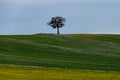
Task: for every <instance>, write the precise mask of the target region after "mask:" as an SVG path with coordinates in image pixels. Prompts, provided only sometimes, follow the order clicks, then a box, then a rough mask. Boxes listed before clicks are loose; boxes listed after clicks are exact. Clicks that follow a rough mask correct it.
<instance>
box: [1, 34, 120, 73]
mask: <svg viewBox="0 0 120 80" xmlns="http://www.w3.org/2000/svg"><path fill="white" fill-rule="evenodd" d="M0 64H15V65H27V66H39V67H51V68H67V69H84V70H106V71H120V35H97V34H96V35H92V34H90V35H88V34H71V35H52V34H38V35H10V36H7V35H6V36H5V35H1V36H0Z"/></svg>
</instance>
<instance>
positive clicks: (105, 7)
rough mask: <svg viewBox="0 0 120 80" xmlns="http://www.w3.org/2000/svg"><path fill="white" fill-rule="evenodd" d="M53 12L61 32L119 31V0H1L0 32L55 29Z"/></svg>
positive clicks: (46, 31)
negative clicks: (61, 21)
mask: <svg viewBox="0 0 120 80" xmlns="http://www.w3.org/2000/svg"><path fill="white" fill-rule="evenodd" d="M54 16H62V17H64V18H66V23H65V26H64V27H63V28H61V29H60V31H61V33H62V34H66V33H67V34H69V33H91V34H96V33H97V34H120V0H0V34H35V33H56V29H53V28H52V27H50V26H48V25H47V24H46V23H47V22H48V21H49V20H50V19H51V17H54Z"/></svg>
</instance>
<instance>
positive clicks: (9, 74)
mask: <svg viewBox="0 0 120 80" xmlns="http://www.w3.org/2000/svg"><path fill="white" fill-rule="evenodd" d="M0 80H120V72H105V71H83V70H66V69H50V68H30V67H19V66H17V67H16V66H0Z"/></svg>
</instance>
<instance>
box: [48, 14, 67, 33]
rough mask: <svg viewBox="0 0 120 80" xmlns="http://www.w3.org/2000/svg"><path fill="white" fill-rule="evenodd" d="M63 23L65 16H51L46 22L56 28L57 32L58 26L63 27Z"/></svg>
mask: <svg viewBox="0 0 120 80" xmlns="http://www.w3.org/2000/svg"><path fill="white" fill-rule="evenodd" d="M64 23H65V18H63V17H60V16H57V17H52V18H51V21H49V22H48V23H47V24H48V25H50V26H51V27H53V28H57V34H60V31H59V28H61V27H63V26H64V25H65V24H64Z"/></svg>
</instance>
